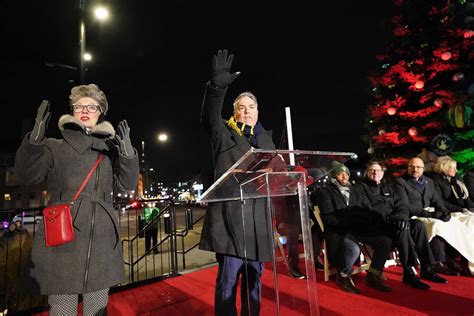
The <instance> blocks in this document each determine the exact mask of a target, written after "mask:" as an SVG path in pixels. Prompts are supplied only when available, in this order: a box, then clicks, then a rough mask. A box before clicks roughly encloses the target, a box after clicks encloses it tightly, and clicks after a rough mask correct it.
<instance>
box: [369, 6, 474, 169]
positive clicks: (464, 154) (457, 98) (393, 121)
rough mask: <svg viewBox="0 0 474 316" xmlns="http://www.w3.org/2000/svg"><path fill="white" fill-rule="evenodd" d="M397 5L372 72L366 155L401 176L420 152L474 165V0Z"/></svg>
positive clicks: (465, 166)
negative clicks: (407, 164)
mask: <svg viewBox="0 0 474 316" xmlns="http://www.w3.org/2000/svg"><path fill="white" fill-rule="evenodd" d="M394 8H395V11H396V13H395V15H394V16H393V17H392V19H391V28H392V34H393V35H392V38H391V40H390V44H389V45H386V47H385V49H384V51H383V52H381V53H380V54H379V55H378V56H377V61H378V64H379V66H378V69H376V70H374V71H373V72H372V74H371V76H370V78H369V79H370V84H371V86H372V91H373V95H374V98H373V104H370V105H369V107H368V121H367V130H368V135H367V136H366V142H367V144H368V145H369V149H368V153H369V154H370V156H371V158H376V159H381V160H383V161H385V162H386V163H387V165H388V167H389V171H392V172H393V173H394V174H395V175H399V174H400V173H401V170H404V169H405V167H406V163H407V161H408V159H410V158H412V157H415V156H417V155H419V154H422V155H425V156H428V157H432V158H433V157H434V161H435V160H436V157H437V156H442V155H449V156H451V157H452V158H453V159H455V160H456V161H457V162H458V170H460V172H463V171H468V170H471V169H474V151H473V146H474V141H473V139H474V128H473V127H474V117H472V115H471V114H472V107H473V105H474V104H473V103H474V79H473V77H474V76H473V75H474V74H473V67H472V64H473V60H474V50H473V48H474V47H473V46H474V45H473V43H474V31H473V29H474V17H473V15H474V1H466V0H456V1H446V0H444V1H442V0H439V1H437V0H435V1H413V0H411V1H410V0H395V1H394ZM425 158H426V157H425ZM424 160H426V159H424ZM432 160H433V159H432ZM427 169H429V168H427Z"/></svg>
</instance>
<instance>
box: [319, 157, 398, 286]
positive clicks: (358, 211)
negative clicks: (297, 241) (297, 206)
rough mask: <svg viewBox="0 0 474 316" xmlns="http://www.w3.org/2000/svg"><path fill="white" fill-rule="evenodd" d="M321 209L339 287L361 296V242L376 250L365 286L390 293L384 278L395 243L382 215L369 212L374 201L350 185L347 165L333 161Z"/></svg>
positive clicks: (330, 260)
mask: <svg viewBox="0 0 474 316" xmlns="http://www.w3.org/2000/svg"><path fill="white" fill-rule="evenodd" d="M318 206H319V210H320V212H321V217H322V220H323V223H324V227H325V229H324V239H325V240H326V250H327V254H328V259H329V262H330V263H331V265H332V266H333V267H335V268H336V269H337V271H338V273H337V276H336V284H337V285H338V286H339V287H340V288H341V289H342V290H343V291H346V292H349V293H354V294H358V293H360V290H359V289H357V288H356V287H355V285H354V283H353V281H352V279H351V274H352V266H353V264H354V263H355V261H356V260H357V259H358V258H359V255H360V247H359V242H363V243H366V244H368V245H371V246H372V247H373V248H374V253H373V258H372V263H371V265H370V268H369V270H368V273H367V277H366V279H365V284H366V285H367V286H368V287H373V288H375V289H377V290H379V291H382V292H390V291H391V289H390V288H389V287H388V286H386V285H385V284H384V281H383V279H382V277H381V276H382V272H383V268H384V265H385V261H386V260H387V258H388V255H389V253H390V250H391V248H392V240H391V238H390V237H389V236H387V235H386V234H385V233H384V232H383V222H382V220H381V219H380V218H379V217H380V216H378V214H376V213H375V212H372V211H370V210H369V209H368V208H369V207H370V202H369V201H368V200H367V198H366V197H365V196H364V195H363V194H362V193H361V192H360V191H359V189H357V188H355V187H353V186H352V185H351V184H350V182H349V169H348V168H347V167H346V166H345V165H344V164H342V163H339V162H337V161H333V163H332V169H331V182H330V183H329V184H328V185H327V186H326V187H324V188H322V189H321V192H319V194H318Z"/></svg>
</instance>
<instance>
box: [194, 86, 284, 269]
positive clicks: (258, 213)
mask: <svg viewBox="0 0 474 316" xmlns="http://www.w3.org/2000/svg"><path fill="white" fill-rule="evenodd" d="M226 92H227V89H216V88H213V87H211V86H209V84H208V85H207V88H206V92H205V95H204V100H203V105H202V111H201V123H202V125H203V127H204V130H205V131H206V133H207V134H208V136H209V138H210V141H211V145H212V151H213V157H214V181H215V180H217V179H219V177H220V176H221V175H222V174H224V173H225V172H226V171H227V170H228V169H229V168H230V167H231V166H232V165H233V164H234V163H235V162H237V161H238V160H239V159H240V158H241V157H242V156H243V155H244V154H245V153H246V152H247V151H248V150H250V149H251V145H250V142H249V141H248V140H247V138H246V137H245V136H241V135H239V134H237V132H235V131H234V130H233V129H231V128H230V127H228V126H227V124H226V121H225V120H223V119H222V107H223V103H224V99H225V94H226ZM257 144H258V147H259V148H261V149H268V150H271V149H275V145H274V144H273V141H272V138H271V134H270V132H269V131H266V130H264V129H262V131H261V132H260V133H259V134H258V135H257ZM242 215H243V216H242ZM243 218H244V219H245V220H244V221H243ZM243 222H245V229H244V226H243ZM270 229H271V222H270V216H269V212H268V211H267V208H266V202H265V199H254V200H249V201H247V203H245V204H244V209H243V214H242V211H241V203H240V202H239V201H231V202H217V203H215V202H214V203H209V205H208V207H207V210H206V215H205V218H204V224H203V229H202V234H201V241H200V246H199V247H200V249H202V250H208V251H213V252H216V253H221V254H225V255H231V256H237V257H242V258H244V257H246V258H247V259H251V260H259V261H270V260H271V258H272V256H271V250H272V240H271V233H270ZM244 231H245V236H244ZM244 238H245V239H244ZM244 241H245V248H246V249H245V250H246V251H245V252H244Z"/></svg>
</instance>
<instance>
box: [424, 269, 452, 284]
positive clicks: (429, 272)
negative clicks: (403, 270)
mask: <svg viewBox="0 0 474 316" xmlns="http://www.w3.org/2000/svg"><path fill="white" fill-rule="evenodd" d="M420 276H421V277H422V278H423V279H425V280H428V281H431V282H434V283H448V280H446V279H445V278H442V277H440V276H439V275H437V274H436V273H435V272H434V271H433V268H428V269H424V270H421V271H420Z"/></svg>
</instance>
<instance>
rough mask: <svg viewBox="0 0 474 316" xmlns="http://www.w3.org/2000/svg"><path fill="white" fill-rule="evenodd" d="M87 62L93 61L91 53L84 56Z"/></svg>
mask: <svg viewBox="0 0 474 316" xmlns="http://www.w3.org/2000/svg"><path fill="white" fill-rule="evenodd" d="M83 58H84V60H85V61H91V60H92V55H91V54H89V53H85V54H84V56H83Z"/></svg>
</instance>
